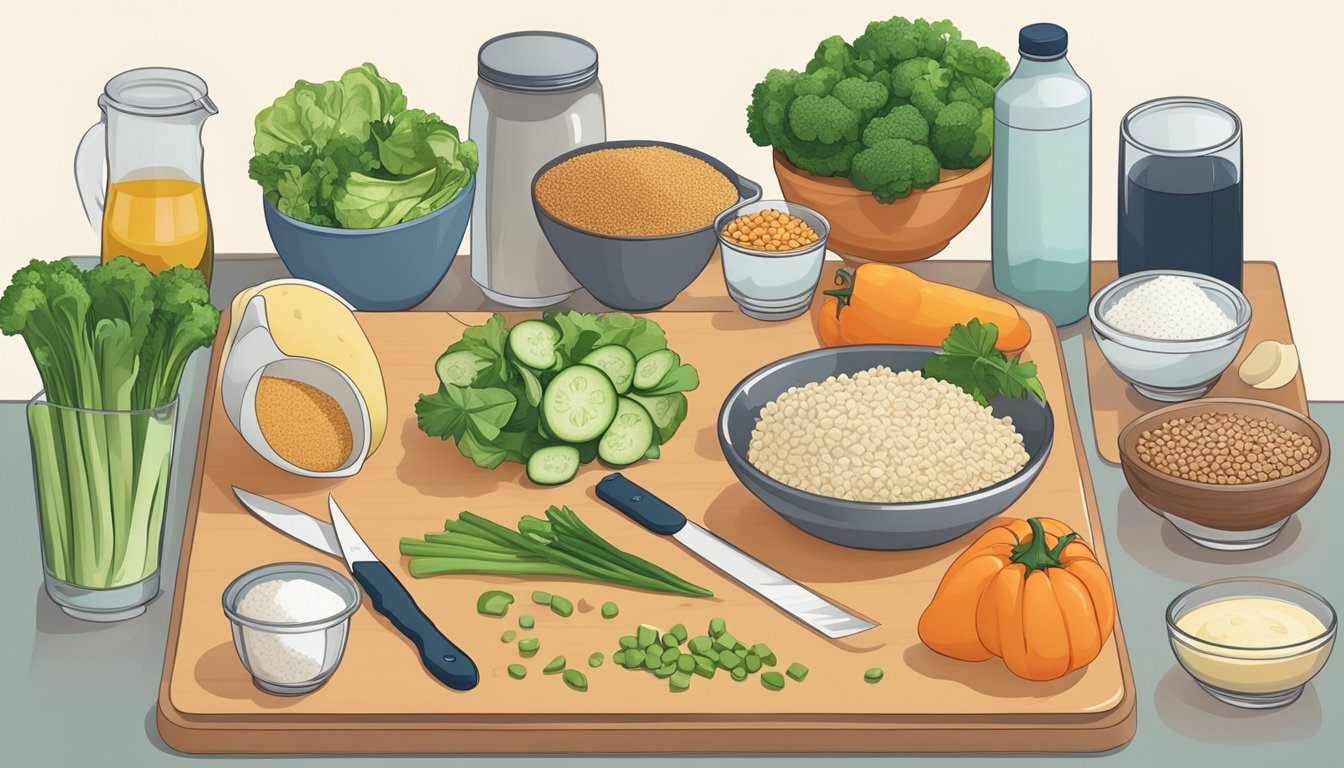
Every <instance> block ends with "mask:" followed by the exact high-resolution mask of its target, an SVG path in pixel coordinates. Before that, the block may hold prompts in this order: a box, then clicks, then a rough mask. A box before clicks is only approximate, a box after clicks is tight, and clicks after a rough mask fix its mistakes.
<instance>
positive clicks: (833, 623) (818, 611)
mask: <svg viewBox="0 0 1344 768" xmlns="http://www.w3.org/2000/svg"><path fill="white" fill-rule="evenodd" d="M597 497H598V498H599V499H601V500H602V501H605V502H606V503H608V504H610V505H611V506H613V507H615V508H616V510H617V511H619V512H621V513H622V514H624V515H625V516H626V517H629V518H630V519H632V520H634V521H635V522H637V523H639V524H640V525H642V526H644V527H645V528H647V529H648V530H650V531H652V532H654V533H658V534H662V535H664V536H671V537H672V538H674V539H676V540H677V541H678V542H680V543H681V545H682V546H684V547H686V548H687V549H689V550H691V551H692V552H694V553H696V554H697V555H699V556H700V557H701V558H703V559H704V560H706V561H707V562H709V564H710V565H713V566H714V567H715V568H718V569H719V570H720V571H723V572H724V573H725V574H727V575H728V576H730V577H732V579H733V580H734V581H737V582H738V583H740V584H742V586H744V587H746V588H748V589H750V590H751V591H753V592H755V593H756V594H758V595H760V596H761V597H763V598H765V599H766V600H768V601H770V602H771V603H773V604H774V605H776V606H777V607H779V608H780V609H781V610H783V611H784V612H785V613H788V614H789V615H790V616H793V617H794V618H795V619H797V620H799V621H801V622H802V623H804V624H806V625H807V626H808V627H811V628H812V629H814V630H816V631H817V632H820V633H821V634H823V635H825V636H827V637H829V638H832V639H838V638H842V637H849V636H850V635H855V634H858V633H859V632H864V631H867V630H869V629H872V628H874V627H876V626H878V624H877V623H876V622H873V621H870V620H868V619H866V618H864V617H862V616H858V615H856V614H854V613H851V612H850V611H847V610H845V609H844V608H841V607H840V606H838V605H836V604H835V603H832V602H830V601H829V600H827V599H825V598H823V597H822V596H821V595H818V594H817V593H815V592H813V591H811V590H809V589H807V588H806V587H804V586H802V585H800V584H798V583H797V582H795V581H793V580H792V579H790V578H789V577H787V576H785V575H784V574H782V573H780V572H779V571H776V570H775V569H773V568H771V567H770V566H768V565H766V564H765V563H762V562H761V561H760V560H757V559H756V558H754V557H752V556H751V555H748V554H747V553H746V552H743V551H742V550H740V549H738V548H737V547H735V546H733V545H732V544H729V543H728V542H726V541H724V540H723V539H721V538H719V537H718V536H715V535H714V534H713V533H710V532H709V531H707V530H705V529H704V528H702V527H700V526H699V525H696V524H695V523H694V522H692V521H690V520H687V519H686V516H685V515H683V514H682V513H681V512H679V511H677V510H676V509H675V508H673V507H672V506H671V505H669V504H668V503H667V502H665V501H663V500H662V499H660V498H658V497H657V496H654V495H653V494H652V493H649V492H648V491H646V490H645V489H643V488H641V487H640V486H639V485H637V484H636V483H634V482H632V481H631V480H630V479H628V478H626V477H625V476H624V475H622V474H621V473H619V472H615V473H612V474H610V475H607V476H606V477H604V478H602V479H601V480H600V481H598V483H597Z"/></svg>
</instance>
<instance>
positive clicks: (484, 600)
mask: <svg viewBox="0 0 1344 768" xmlns="http://www.w3.org/2000/svg"><path fill="white" fill-rule="evenodd" d="M510 605H513V595H510V594H509V593H508V592H501V591H499V590H497V589H492V590H490V591H488V592H482V593H481V596H480V597H478V598H476V612H477V613H480V614H484V615H486V616H503V615H504V614H505V613H507V612H508V610H509V606H510Z"/></svg>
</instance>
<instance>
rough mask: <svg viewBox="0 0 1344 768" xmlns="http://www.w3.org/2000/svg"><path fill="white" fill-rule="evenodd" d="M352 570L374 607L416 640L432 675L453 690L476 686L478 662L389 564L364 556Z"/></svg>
mask: <svg viewBox="0 0 1344 768" xmlns="http://www.w3.org/2000/svg"><path fill="white" fill-rule="evenodd" d="M350 570H351V572H352V573H354V576H355V581H358V582H359V585H360V586H361V587H363V588H364V591H365V592H367V593H368V594H369V600H370V601H372V602H373V609H374V610H375V611H377V612H379V613H381V614H382V615H384V616H386V617H387V620H388V621H390V622H392V626H394V627H396V628H397V629H398V630H400V631H401V634H403V635H405V636H406V637H407V638H409V639H410V641H411V642H413V643H415V647H416V649H417V650H419V651H420V660H421V661H422V662H423V663H424V665H425V669H427V670H429V673H430V674H431V675H433V676H434V677H436V678H438V680H439V681H440V682H442V683H443V684H444V685H446V686H448V687H449V688H452V689H453V690H457V691H469V690H471V689H472V688H475V687H476V684H477V683H479V682H480V681H481V675H480V673H479V672H477V671H476V664H475V662H473V661H472V660H471V657H470V656H468V655H467V654H465V653H463V652H462V649H461V648H458V647H457V646H456V645H453V643H452V641H450V640H449V639H448V638H446V637H444V636H443V633H442V632H440V631H439V629H438V627H436V626H434V622H432V621H430V620H429V617H428V616H426V615H425V612H424V611H422V610H420V606H418V605H416V604H415V599H414V598H412V597H411V593H410V592H407V591H406V587H405V586H403V585H402V583H401V581H400V580H398V579H397V577H396V576H395V575H393V574H392V571H390V570H388V568H387V566H386V565H383V564H382V563H380V562H377V561H373V560H362V561H359V562H356V563H355V564H354V565H353V566H351V568H350Z"/></svg>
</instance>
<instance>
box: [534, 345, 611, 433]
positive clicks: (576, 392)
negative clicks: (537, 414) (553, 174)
mask: <svg viewBox="0 0 1344 768" xmlns="http://www.w3.org/2000/svg"><path fill="white" fill-rule="evenodd" d="M541 416H542V418H543V419H545V420H546V429H547V431H549V432H550V433H551V434H552V435H555V436H556V437H558V438H560V439H561V440H564V441H565V442H567V443H586V442H588V441H589V440H592V439H593V438H595V437H600V436H601V435H602V433H603V432H606V431H607V427H609V426H611V421H612V419H614V418H616V388H615V387H613V386H612V385H611V379H609V378H607V374H605V373H603V372H601V371H599V370H598V369H596V368H594V367H592V366H591V365H583V364H582V363H580V364H578V365H571V366H570V367H568V368H566V369H565V370H563V371H561V372H560V373H557V374H556V375H555V378H554V379H551V383H550V384H547V385H546V391H545V392H543V393H542V395H541Z"/></svg>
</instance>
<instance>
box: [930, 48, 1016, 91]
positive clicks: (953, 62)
mask: <svg viewBox="0 0 1344 768" xmlns="http://www.w3.org/2000/svg"><path fill="white" fill-rule="evenodd" d="M942 59H943V62H944V63H945V64H946V65H947V67H948V68H949V69H952V70H954V71H956V72H958V73H960V74H963V75H967V76H969V77H975V78H978V79H980V80H983V81H985V82H986V83H988V84H989V86H990V87H991V88H993V87H994V86H996V85H998V84H999V83H1000V82H1002V81H1003V79H1004V78H1005V77H1007V76H1008V72H1009V68H1008V60H1007V59H1005V58H1004V57H1003V54H1001V53H999V52H998V51H996V50H994V49H993V48H981V47H980V46H978V45H976V44H975V41H974V40H954V41H951V42H949V43H948V44H947V50H946V51H945V52H944V54H943V56H942Z"/></svg>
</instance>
